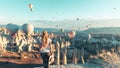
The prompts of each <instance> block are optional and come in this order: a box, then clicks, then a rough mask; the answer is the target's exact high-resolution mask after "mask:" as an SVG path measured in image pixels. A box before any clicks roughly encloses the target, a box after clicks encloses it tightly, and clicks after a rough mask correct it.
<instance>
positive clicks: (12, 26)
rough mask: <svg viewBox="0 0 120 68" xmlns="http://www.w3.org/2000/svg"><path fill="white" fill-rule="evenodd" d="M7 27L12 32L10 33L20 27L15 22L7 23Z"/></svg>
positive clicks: (13, 32)
mask: <svg viewBox="0 0 120 68" xmlns="http://www.w3.org/2000/svg"><path fill="white" fill-rule="evenodd" d="M6 28H7V30H8V31H9V32H10V34H15V33H16V32H17V31H18V29H19V27H18V26H17V25H15V24H7V25H6Z"/></svg>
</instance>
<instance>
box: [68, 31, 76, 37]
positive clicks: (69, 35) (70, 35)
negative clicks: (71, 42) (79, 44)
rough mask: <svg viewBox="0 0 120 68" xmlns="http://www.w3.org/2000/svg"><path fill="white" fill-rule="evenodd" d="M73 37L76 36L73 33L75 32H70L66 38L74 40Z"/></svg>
mask: <svg viewBox="0 0 120 68" xmlns="http://www.w3.org/2000/svg"><path fill="white" fill-rule="evenodd" d="M75 35H76V32H75V31H71V32H69V33H68V37H69V38H74V37H75Z"/></svg>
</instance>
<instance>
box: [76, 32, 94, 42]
mask: <svg viewBox="0 0 120 68" xmlns="http://www.w3.org/2000/svg"><path fill="white" fill-rule="evenodd" d="M77 37H78V39H79V41H88V40H90V39H91V38H92V36H91V34H89V33H79V34H78V36H77Z"/></svg>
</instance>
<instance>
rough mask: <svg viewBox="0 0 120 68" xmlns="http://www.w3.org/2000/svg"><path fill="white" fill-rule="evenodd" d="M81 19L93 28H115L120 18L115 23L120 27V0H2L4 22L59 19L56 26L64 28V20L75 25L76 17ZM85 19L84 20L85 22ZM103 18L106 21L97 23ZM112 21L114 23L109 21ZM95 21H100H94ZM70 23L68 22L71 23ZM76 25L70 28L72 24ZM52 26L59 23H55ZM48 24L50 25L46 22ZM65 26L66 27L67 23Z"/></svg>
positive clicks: (0, 15)
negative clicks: (31, 8)
mask: <svg viewBox="0 0 120 68" xmlns="http://www.w3.org/2000/svg"><path fill="white" fill-rule="evenodd" d="M29 4H32V5H33V11H32V12H31V11H30V9H29V6H28V5H29ZM77 18H79V23H80V26H82V25H83V26H84V25H87V24H93V26H91V27H112V24H115V22H116V19H117V23H116V25H114V26H115V27H120V26H118V24H119V23H118V22H120V20H119V19H120V0H1V2H0V24H7V23H15V24H18V25H22V24H24V23H35V24H36V23H37V24H39V23H40V24H41V21H42V24H41V25H44V24H46V23H43V22H46V21H47V22H51V21H52V22H53V21H54V22H56V23H55V25H56V24H60V25H61V27H62V24H64V23H62V24H61V23H60V22H65V21H66V22H67V23H73V24H74V22H76V21H74V20H76V19H77ZM83 20H84V23H82V24H81V22H83ZM91 20H92V21H91ZM101 20H103V21H102V24H101V23H100V24H96V23H98V22H101ZM105 20H106V21H105ZM111 20H112V21H113V22H111V23H109V21H111ZM36 21H37V22H36ZM70 21H71V22H70ZM93 21H94V22H96V23H92V22H93ZM104 21H105V22H104ZM57 22H59V23H57ZM103 22H104V23H103ZM67 23H66V25H69V24H67ZM86 23H87V24H86ZM73 24H70V26H68V27H72V26H71V25H73ZM50 25H51V26H52V27H54V26H55V25H52V23H51V24H50ZM76 25H77V26H78V25H79V24H76ZM119 25H120V24H119ZM51 26H50V27H51ZM80 26H78V27H80ZM44 27H49V26H48V25H47V24H46V26H44ZM64 27H66V26H65V25H64Z"/></svg>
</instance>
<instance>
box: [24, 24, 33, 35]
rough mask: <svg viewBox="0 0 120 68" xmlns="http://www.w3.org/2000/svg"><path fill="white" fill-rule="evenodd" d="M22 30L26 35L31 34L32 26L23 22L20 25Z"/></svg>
mask: <svg viewBox="0 0 120 68" xmlns="http://www.w3.org/2000/svg"><path fill="white" fill-rule="evenodd" d="M22 31H23V32H24V33H25V34H27V35H31V34H32V33H33V31H34V27H33V26H32V25H31V24H24V25H23V26H22Z"/></svg>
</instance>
